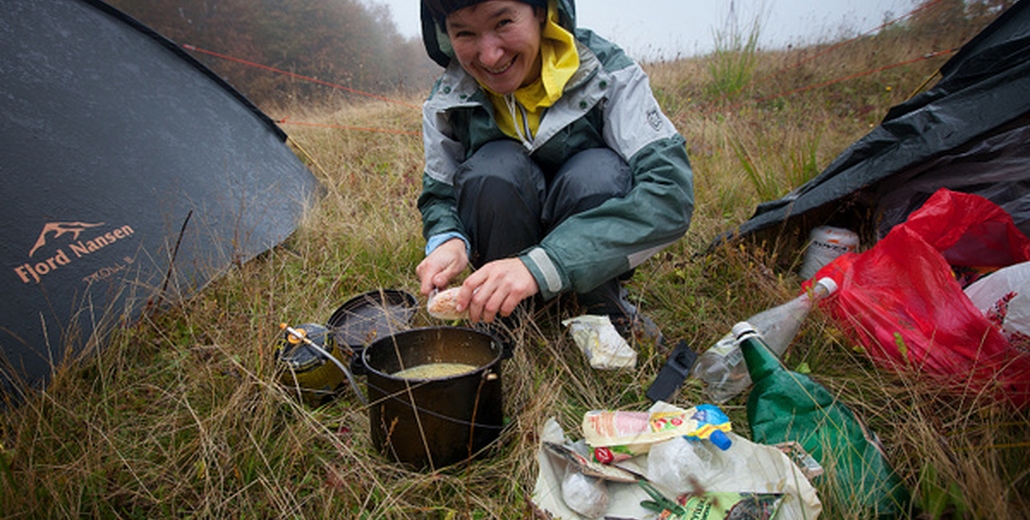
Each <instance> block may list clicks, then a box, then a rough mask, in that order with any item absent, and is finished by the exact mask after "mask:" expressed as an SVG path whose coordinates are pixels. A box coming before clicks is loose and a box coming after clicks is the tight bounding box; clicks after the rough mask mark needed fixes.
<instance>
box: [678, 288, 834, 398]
mask: <svg viewBox="0 0 1030 520" xmlns="http://www.w3.org/2000/svg"><path fill="white" fill-rule="evenodd" d="M836 291H837V283H836V282H834V281H833V279H832V278H821V279H819V281H817V282H816V283H815V284H814V285H813V286H812V290H811V291H806V292H805V293H804V294H802V295H800V296H798V297H797V298H794V299H793V300H790V301H788V302H786V303H783V304H781V305H777V306H776V307H773V308H771V309H766V310H764V311H762V312H760V313H758V314H755V315H754V316H751V317H750V318H748V319H747V320H746V321H747V322H748V323H750V324H751V326H752V327H754V328H755V330H756V331H758V333H759V334H761V335H762V338H763V339H765V342H766V344H767V345H769V348H770V349H771V350H772V351H773V353H775V354H776V356H777V357H780V358H782V357H783V353H784V352H786V351H787V347H789V346H790V344H791V342H793V341H794V338H795V337H796V336H797V334H798V331H799V330H800V329H801V324H802V322H804V320H805V317H806V316H808V313H809V312H811V310H812V307H814V306H815V303H816V302H817V301H819V300H820V299H822V298H825V297H827V296H829V295H831V294H833V293H834V292H836ZM694 375H695V376H696V377H697V378H698V379H700V380H701V381H703V382H704V383H705V390H704V391H705V395H706V396H707V397H708V400H710V401H712V402H714V403H717V404H721V403H725V402H726V401H729V400H730V399H732V398H733V397H735V396H736V395H738V394H740V393H741V392H743V391H744V390H745V389H746V388H747V387H749V386H751V377H750V376H749V375H748V372H747V365H746V364H745V363H744V356H743V355H742V354H741V352H740V348H739V347H738V346H737V343H736V338H734V336H733V333H732V332H731V333H729V334H727V335H725V336H723V337H722V338H721V339H719V341H717V342H716V343H715V345H713V346H712V347H711V348H709V349H708V350H707V351H706V352H705V353H704V354H701V356H700V357H699V358H698V359H697V363H696V364H695V365H694Z"/></svg>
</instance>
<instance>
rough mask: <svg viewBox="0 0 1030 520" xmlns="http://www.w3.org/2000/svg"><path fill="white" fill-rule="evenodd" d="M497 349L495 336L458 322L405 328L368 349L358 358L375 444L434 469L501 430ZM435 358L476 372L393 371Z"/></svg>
mask: <svg viewBox="0 0 1030 520" xmlns="http://www.w3.org/2000/svg"><path fill="white" fill-rule="evenodd" d="M502 353H503V352H502V346H501V344H500V343H499V342H498V341H496V340H495V339H494V337H493V336H491V335H489V334H486V333H484V332H480V331H477V330H475V329H470V328H464V327H426V328H417V329H409V330H406V331H402V332H398V333H396V334H393V335H390V336H386V337H382V338H380V339H378V340H376V341H375V342H373V343H372V344H371V345H369V346H368V347H366V348H365V349H364V351H363V353H362V360H363V361H364V364H365V370H366V374H365V375H366V383H367V385H368V401H369V403H370V404H369V423H370V430H371V437H372V443H373V444H374V445H375V447H376V449H378V450H379V451H380V452H381V453H383V454H384V455H386V456H387V457H390V458H392V459H394V460H396V461H398V462H402V463H405V464H410V465H411V466H413V467H415V468H416V469H426V468H428V469H430V470H433V471H435V470H437V469H439V468H443V467H446V466H450V465H452V464H455V463H458V462H462V461H466V460H469V459H472V458H473V457H475V456H477V455H478V454H480V453H481V452H482V451H483V449H484V448H486V447H487V446H488V445H489V444H490V443H491V442H493V441H494V440H495V439H497V437H498V435H500V432H501V429H502V427H503V424H502V422H503V419H504V410H503V400H502V393H501V365H500V361H501V356H502ZM434 363H459V364H464V365H471V366H472V367H474V369H471V370H470V371H466V372H463V373H459V374H456V375H451V376H443V377H436V378H409V377H397V376H396V374H397V373H398V372H400V371H401V370H404V369H408V368H411V367H417V366H421V365H427V364H434Z"/></svg>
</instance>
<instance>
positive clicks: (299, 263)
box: [0, 31, 1030, 519]
mask: <svg viewBox="0 0 1030 520" xmlns="http://www.w3.org/2000/svg"><path fill="white" fill-rule="evenodd" d="M937 37H939V36H937ZM921 45H922V42H920V41H918V40H916V41H913V40H911V38H910V37H908V36H906V33H905V32H904V31H893V32H890V33H888V34H884V35H882V36H876V37H869V38H864V39H862V40H861V41H858V42H855V43H853V44H850V45H849V46H847V47H846V50H843V51H840V52H832V53H827V54H825V55H823V56H817V55H818V54H819V52H820V51H821V50H823V49H825V48H826V46H822V47H812V48H803V49H795V50H791V51H778V52H760V53H758V54H757V57H758V61H757V64H756V67H755V70H754V78H756V81H754V82H752V83H750V84H747V85H744V86H743V87H742V89H741V93H742V95H741V96H738V97H736V98H734V99H726V98H724V97H723V96H721V95H719V94H717V93H714V92H713V91H712V90H710V89H709V88H708V86H709V84H710V82H711V78H710V77H709V76H708V73H707V71H708V70H709V69H708V67H707V66H706V63H705V58H697V59H689V60H680V61H676V62H667V63H654V64H649V65H648V66H647V70H648V72H649V74H650V76H651V79H652V84H653V86H654V88H655V91H656V94H657V96H658V98H659V100H660V101H661V103H662V105H663V106H664V107H665V109H666V111H667V113H668V114H669V116H670V117H671V118H672V120H673V121H674V122H675V123H676V125H677V126H678V128H679V129H680V131H681V132H682V133H683V134H684V135H685V136H686V138H687V142H688V146H689V152H690V156H691V160H692V163H693V166H694V169H695V180H696V187H697V193H696V197H697V207H696V211H695V215H694V222H693V224H692V228H691V231H690V232H689V234H688V235H687V236H686V237H685V238H684V239H683V240H681V241H680V242H678V243H677V244H675V245H673V246H671V247H670V248H668V249H667V250H665V251H663V252H662V253H660V254H659V255H657V256H656V257H655V258H653V259H652V260H650V261H649V262H647V263H646V264H645V265H644V266H643V267H642V268H641V269H639V270H638V272H637V274H636V276H635V278H634V279H633V280H632V281H631V282H630V284H629V285H630V289H631V293H632V296H633V297H634V298H635V299H637V300H638V301H639V302H640V303H641V306H642V307H643V308H644V309H645V311H646V312H648V313H649V314H650V315H651V316H652V317H653V318H654V319H655V321H656V322H657V323H659V324H660V325H661V326H662V328H663V330H664V332H665V334H666V336H667V337H668V338H670V340H671V341H675V340H678V339H684V340H686V341H688V342H689V343H690V344H691V345H692V346H693V347H694V348H695V349H697V350H701V349H704V348H706V347H707V346H708V345H710V344H712V343H713V342H714V341H715V340H716V339H718V338H719V337H720V336H722V335H723V334H724V333H725V332H726V331H727V330H729V328H730V327H731V326H732V324H733V323H734V322H736V321H738V320H739V319H741V318H744V317H746V316H748V315H750V314H753V313H755V312H757V311H760V310H762V309H764V308H767V307H769V306H771V305H774V304H776V303H779V302H782V301H784V300H786V299H787V298H789V297H791V296H793V295H794V294H795V292H796V291H797V288H798V284H799V280H798V279H797V276H796V275H795V274H793V272H792V271H790V270H789V268H787V269H785V268H784V267H783V266H784V265H787V266H788V267H789V266H790V265H791V264H792V263H793V264H795V265H796V264H797V263H798V262H799V258H798V255H797V252H796V251H786V252H778V253H776V254H773V253H770V252H767V251H765V250H752V249H744V248H721V249H717V250H715V251H714V252H712V253H711V254H707V255H705V254H702V253H704V252H705V251H706V250H707V248H708V245H709V244H710V243H711V241H712V240H713V239H714V238H715V237H716V236H718V235H719V234H721V233H723V232H725V231H727V230H729V229H731V228H732V227H733V226H734V225H736V224H738V223H740V222H742V221H743V220H745V219H746V218H747V217H748V216H750V214H751V212H752V211H753V208H754V206H755V205H756V204H757V203H759V202H761V201H764V200H768V199H771V198H775V197H778V196H781V195H783V194H784V193H786V192H787V191H789V190H790V189H792V188H793V187H795V186H797V185H798V184H800V183H802V182H804V181H805V180H807V179H808V178H810V177H811V176H812V175H813V174H814V173H816V172H817V171H818V170H820V169H821V168H823V167H825V166H826V165H827V163H828V162H829V161H830V160H831V159H833V157H835V156H836V155H837V154H838V153H840V152H841V151H842V150H843V149H844V148H846V147H847V146H848V145H849V144H850V143H852V142H853V141H854V140H855V139H857V138H858V137H860V136H861V135H863V134H864V133H866V132H868V131H869V129H870V128H871V127H872V126H874V125H875V124H876V123H877V122H878V121H879V119H880V118H881V117H882V116H883V114H884V113H885V111H886V109H887V108H888V107H889V106H891V105H893V104H895V103H897V102H900V101H902V100H903V99H904V98H905V97H906V96H907V94H908V93H910V92H912V91H913V90H915V89H916V88H917V87H918V86H919V85H920V84H921V83H923V81H924V80H925V79H926V78H927V77H928V76H930V75H931V73H932V72H933V70H934V69H935V67H937V66H939V65H940V64H941V63H942V60H936V61H926V62H921V63H917V64H913V65H911V66H906V67H901V68H895V69H889V70H888V71H884V72H882V73H877V74H872V75H868V76H862V77H859V78H856V79H853V80H849V81H847V82H841V83H835V84H831V85H828V86H825V87H822V88H818V89H811V90H807V91H805V92H802V93H798V94H792V95H785V96H776V94H780V93H784V92H791V91H794V90H797V89H802V88H804V87H806V86H809V85H813V84H818V83H821V82H825V81H827V80H830V79H834V78H838V77H841V76H845V75H848V74H850V73H853V72H855V71H861V70H869V69H872V68H875V67H879V66H882V65H884V64H889V63H897V62H901V61H904V60H907V59H910V58H911V56H912V55H913V53H916V54H917V55H918V54H922V53H925V52H926V51H927V49H925V48H923V47H922V46H921ZM813 57H814V58H813ZM781 71H785V72H781ZM755 99H758V100H760V101H758V102H754V101H746V100H755ZM406 101H408V102H410V103H413V104H418V103H419V102H420V100H418V99H407V100H406ZM267 110H268V111H269V112H271V113H272V115H273V116H274V117H281V116H289V119H288V121H302V122H307V123H315V124H322V125H327V126H323V127H319V126H306V125H290V124H286V125H284V128H285V129H286V130H287V132H288V133H289V134H290V136H291V139H292V141H293V143H294V146H295V147H296V148H297V150H298V154H299V155H300V156H301V157H303V158H304V160H305V161H307V162H308V164H309V165H310V166H311V168H312V171H314V172H315V173H316V175H317V176H318V177H319V179H320V180H321V182H322V184H323V186H324V187H325V190H326V193H325V196H324V198H323V199H322V200H321V201H320V202H319V204H318V205H317V207H313V208H311V210H310V212H309V214H308V215H307V216H306V218H305V220H304V222H303V224H302V225H301V226H300V228H299V229H298V231H297V232H296V234H295V235H294V236H292V237H291V238H290V239H289V240H287V241H286V243H284V244H283V245H282V246H280V247H277V248H275V249H273V250H271V251H269V252H268V253H266V254H264V255H263V256H261V257H260V258H258V259H256V260H254V261H252V262H248V263H247V264H244V265H242V266H239V268H238V269H235V270H232V271H230V272H228V273H227V274H226V275H225V276H223V277H222V278H220V279H219V280H218V281H216V282H215V283H213V284H212V285H211V286H210V287H208V288H206V289H205V290H204V291H203V292H201V293H200V294H198V295H197V296H196V297H194V298H193V299H192V300H190V301H188V302H184V303H182V304H181V305H178V306H176V307H174V308H171V309H169V310H167V311H166V312H165V313H163V314H161V315H157V316H152V317H148V318H146V319H144V320H143V321H142V322H140V323H139V324H137V325H134V326H132V327H129V328H124V329H120V330H118V331H116V333H115V334H114V336H113V337H112V338H111V340H110V342H109V344H107V345H105V346H104V347H103V349H101V350H100V351H99V352H96V353H95V354H94V355H92V356H90V357H88V358H87V359H84V360H82V361H81V362H80V363H75V364H71V365H69V366H67V367H64V368H63V369H62V370H60V371H59V372H58V373H57V374H56V376H55V377H54V380H53V382H52V383H51V384H50V386H49V387H48V388H47V390H46V391H45V392H42V393H41V394H39V395H37V396H34V397H32V398H30V399H28V400H26V401H25V402H23V403H21V404H20V405H18V406H17V407H13V408H12V409H9V410H8V411H7V412H6V413H4V414H3V416H2V417H0V483H2V484H0V516H3V517H4V518H26V519H28V518H40V519H42V518H86V517H88V518H148V519H153V518H363V519H373V518H374V519H379V518H385V519H411V518H448V519H449V518H477V519H479V518H484V519H485V518H498V519H508V518H522V517H528V516H531V508H530V507H529V505H528V501H529V499H530V495H531V493H532V489H533V485H534V481H535V478H536V469H537V468H536V462H535V456H536V450H537V447H538V433H539V429H540V427H541V425H542V424H543V422H544V421H545V420H546V419H547V418H549V417H554V418H556V419H557V421H558V422H559V423H560V424H561V425H562V427H563V428H564V429H565V430H566V431H567V432H569V433H570V435H572V436H576V435H577V433H578V431H579V430H578V427H579V422H580V420H581V417H582V414H583V413H584V412H585V411H586V410H589V409H597V408H600V409H633V410H639V409H644V408H646V407H647V406H648V402H647V399H646V398H645V397H644V391H645V390H646V388H647V386H648V385H649V384H650V382H651V381H652V379H653V378H654V376H655V374H656V373H657V371H658V369H659V367H660V365H661V363H662V362H663V361H664V359H663V353H662V352H656V351H655V350H653V349H650V348H647V347H643V346H642V347H641V352H640V361H639V364H638V366H637V368H636V369H635V370H630V371H624V372H618V373H609V372H598V371H594V370H591V369H590V368H589V367H588V365H587V364H586V362H585V360H584V359H583V356H582V355H581V354H580V353H579V352H578V350H577V349H576V347H575V346H574V345H573V344H572V343H571V341H570V340H569V339H568V337H567V335H566V334H565V333H564V331H563V330H562V328H561V326H560V323H559V320H560V318H561V317H563V316H568V315H570V313H572V312H574V311H573V310H572V309H568V308H562V307H560V306H559V307H557V308H555V309H551V310H553V311H554V312H553V313H543V312H541V313H539V314H537V315H536V316H534V319H533V320H531V321H530V322H529V323H528V324H527V325H526V326H524V327H522V328H520V329H518V330H516V331H515V335H516V338H517V339H518V348H517V349H516V351H515V353H514V357H513V358H512V359H511V360H508V361H505V362H504V386H505V392H504V395H505V400H506V402H505V416H506V418H507V422H508V425H507V428H506V429H505V431H504V433H503V434H502V435H501V437H500V439H499V440H498V442H497V443H496V446H495V448H494V450H493V451H492V452H491V454H490V456H489V457H487V458H485V459H483V460H480V461H476V462H474V463H471V464H467V465H465V464H462V465H458V466H455V467H452V468H448V469H446V470H443V471H438V472H412V471H408V470H407V469H405V468H403V467H400V466H398V465H395V464H391V463H388V462H387V461H385V460H384V459H383V458H382V457H380V456H379V455H378V454H377V453H375V451H374V449H373V447H372V445H371V441H370V439H369V434H368V432H369V424H368V418H367V409H365V407H364V406H362V404H361V403H360V401H359V400H357V399H356V397H355V396H354V395H353V394H351V393H350V392H349V390H348V391H344V392H343V394H342V395H341V396H340V398H339V399H337V400H335V401H333V402H331V403H329V404H327V405H325V406H323V407H320V408H311V407H308V406H305V405H303V404H301V403H299V402H297V401H296V400H295V399H293V398H292V397H291V396H290V395H289V394H288V393H287V392H286V391H284V390H283V389H282V388H281V387H280V386H279V385H278V384H277V383H276V372H275V365H274V362H273V358H272V355H273V354H272V352H273V347H274V344H275V341H276V338H277V337H278V333H279V328H278V324H279V323H280V322H283V321H286V322H290V323H300V322H308V321H325V320H326V319H327V318H328V316H329V315H330V314H331V313H332V312H333V310H334V309H335V308H336V307H337V306H338V305H340V304H341V303H342V302H344V301H345V300H347V299H348V298H349V297H351V296H353V295H355V294H358V293H362V292H365V291H368V290H371V289H375V288H379V287H392V288H398V289H404V290H407V291H410V292H412V293H417V281H416V278H415V276H414V268H415V266H416V264H417V263H418V261H419V260H420V259H421V257H422V252H421V250H422V246H423V241H422V239H421V237H420V224H419V216H418V211H417V209H416V208H415V199H416V197H417V195H418V193H419V190H420V182H421V179H420V176H421V166H422V165H421V141H420V138H419V137H417V136H415V135H408V134H404V133H387V132H370V131H365V130H357V129H355V128H365V129H368V128H376V129H387V130H391V131H401V132H414V133H417V132H418V131H419V129H420V122H419V113H418V111H417V110H414V109H411V108H409V107H405V106H402V105H398V104H389V103H383V102H362V103H346V102H342V103H340V104H337V105H332V106H318V107H310V106H286V107H273V108H267ZM430 323H434V322H433V321H432V320H431V318H429V317H428V316H426V315H425V313H424V312H422V311H420V312H419V313H418V314H417V315H416V317H415V325H423V324H430ZM786 363H787V365H788V366H790V367H792V368H799V369H807V370H810V372H811V374H812V375H813V376H814V377H816V378H817V379H818V380H819V381H821V382H822V383H824V384H825V385H826V386H827V387H828V388H829V389H830V390H831V391H832V392H834V393H835V394H837V395H839V396H840V398H841V399H843V400H844V401H845V402H847V403H849V404H850V405H851V406H852V408H853V410H854V411H856V412H857V413H859V414H860V415H861V416H862V417H864V418H865V419H866V420H867V421H868V424H869V425H870V427H871V428H872V429H873V430H874V431H876V432H877V433H878V434H879V436H880V437H881V439H882V440H883V443H884V446H885V448H886V450H887V453H888V455H889V456H890V458H891V460H892V462H893V463H894V465H895V466H896V469H897V470H898V472H899V474H900V475H901V476H902V477H903V478H904V479H905V481H906V483H907V485H908V486H909V487H910V489H911V490H912V491H913V493H914V495H915V496H916V497H917V498H918V503H919V505H920V506H921V507H922V508H923V510H924V517H925V518H1026V517H1027V513H1026V511H1030V477H1028V470H1027V468H1030V443H1028V441H1027V433H1026V432H1027V431H1028V426H1030V419H1028V417H1027V413H1026V412H1025V411H1013V410H1011V409H1008V408H1006V407H1004V406H1001V405H998V404H997V403H993V402H990V401H989V400H988V399H986V398H978V397H977V396H966V397H956V396H953V395H946V394H942V393H940V390H939V389H937V388H935V387H933V386H931V385H928V384H926V383H924V382H921V381H920V380H918V378H912V377H906V376H901V375H897V374H893V373H888V372H885V371H882V370H879V369H876V368H875V367H873V366H872V365H871V363H870V362H869V361H868V360H867V358H865V356H864V355H862V354H861V353H860V352H857V351H856V350H855V349H854V348H853V343H851V342H850V341H849V340H848V338H846V337H844V336H843V335H842V334H841V333H840V331H838V330H837V329H836V328H835V327H834V326H833V325H832V324H831V323H829V322H828V321H827V320H825V319H823V318H822V317H821V316H818V315H816V316H813V317H812V318H811V319H810V320H809V322H808V323H807V324H806V326H805V327H804V329H803V330H802V333H801V335H800V337H799V338H798V339H797V341H796V342H795V344H794V345H793V346H792V348H791V350H790V351H789V353H788V355H787V356H786ZM702 400H703V396H702V394H701V389H700V387H699V386H698V383H697V382H696V381H688V382H687V383H686V384H685V385H684V387H683V389H682V391H681V392H680V393H679V394H678V395H677V396H676V398H675V403H677V404H680V405H691V404H695V403H698V402H701V401H702ZM743 404H744V401H743V398H738V399H737V400H735V401H732V402H731V403H729V404H728V405H727V406H726V407H725V409H726V410H727V411H728V412H729V413H730V415H731V417H732V418H733V420H734V423H735V429H736V430H737V431H738V432H739V433H741V434H743V435H747V433H748V429H747V423H746V421H745V420H744V419H745V417H744V409H743ZM820 492H821V496H822V498H823V503H824V508H825V509H824V518H832V519H838V518H843V519H848V518H861V517H862V515H861V513H859V512H857V511H855V510H854V509H853V508H852V507H851V506H850V503H849V502H848V501H847V500H836V499H834V498H833V490H832V489H828V488H826V487H825V485H823V487H822V488H821V489H820Z"/></svg>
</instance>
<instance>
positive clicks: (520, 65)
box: [447, 0, 546, 94]
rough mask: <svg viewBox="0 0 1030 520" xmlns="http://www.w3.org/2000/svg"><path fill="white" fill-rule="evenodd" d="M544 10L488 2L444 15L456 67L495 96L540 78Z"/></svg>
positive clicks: (512, 1)
mask: <svg viewBox="0 0 1030 520" xmlns="http://www.w3.org/2000/svg"><path fill="white" fill-rule="evenodd" d="M545 16H546V12H545V10H544V9H536V8H534V7H533V6H531V5H529V4H526V3H523V2H518V1H516V0H488V1H486V2H482V3H478V4H474V5H470V6H468V7H465V8H463V9H459V10H457V11H455V12H453V13H451V14H450V15H448V16H447V36H448V37H449V38H450V40H451V45H452V46H453V47H454V53H455V56H456V57H457V58H458V62H459V63H461V66H462V68H464V69H465V71H466V72H468V73H469V74H471V75H472V77H474V78H476V79H477V80H478V81H479V83H481V84H482V85H484V86H485V87H487V88H489V89H490V90H492V91H494V92H496V93H498V94H511V93H512V92H515V90H516V89H518V88H519V87H522V86H525V85H528V84H530V83H532V82H533V81H535V80H536V79H537V78H538V77H539V76H540V38H541V31H542V30H543V23H544V19H545V18H544V17H545Z"/></svg>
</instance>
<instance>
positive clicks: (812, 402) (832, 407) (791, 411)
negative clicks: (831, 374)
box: [733, 322, 910, 518]
mask: <svg viewBox="0 0 1030 520" xmlns="http://www.w3.org/2000/svg"><path fill="white" fill-rule="evenodd" d="M733 334H734V337H736V338H737V343H738V344H739V345H740V348H741V352H742V353H743V355H744V361H745V362H746V363H747V367H748V372H749V374H750V375H751V380H752V381H753V383H754V386H753V387H752V389H751V393H750V395H749V396H748V400H747V419H748V423H749V425H750V427H751V436H752V439H753V440H754V441H755V442H758V443H761V444H779V443H781V442H788V441H795V442H798V443H800V444H801V445H802V446H803V447H804V448H805V450H806V451H808V453H809V454H811V455H812V457H814V458H815V459H816V460H817V461H819V463H820V464H822V466H823V467H824V468H826V473H824V474H823V475H822V476H820V477H817V478H816V479H817V482H818V479H826V478H830V479H833V481H834V482H833V484H832V485H830V486H820V487H823V488H824V489H830V490H833V491H834V492H835V493H837V494H838V495H837V497H836V502H837V503H838V504H852V505H854V506H855V508H856V509H855V510H857V508H859V507H860V508H862V510H863V513H865V516H868V517H874V518H899V517H905V516H906V515H907V514H908V513H909V503H910V498H909V494H908V490H906V489H905V487H904V485H903V483H902V482H901V479H900V478H899V477H898V476H897V474H896V473H894V470H893V469H892V468H891V467H890V465H889V464H888V462H887V459H886V456H885V455H884V453H883V450H882V448H881V447H880V444H879V442H878V441H877V440H876V439H875V438H874V436H873V434H871V433H870V432H869V431H868V430H867V429H866V428H865V427H864V426H863V425H862V423H861V422H859V420H858V419H857V418H856V417H855V415H854V414H853V413H852V412H851V410H850V409H848V407H847V406H845V405H844V404H843V403H841V402H839V401H837V399H836V398H835V397H834V396H833V394H831V393H830V392H829V391H828V390H827V389H826V387H824V386H822V385H820V384H819V383H817V382H815V381H814V380H812V379H811V378H810V377H808V376H806V375H804V374H800V373H797V372H792V371H790V370H787V369H786V367H784V366H783V364H782V363H781V362H780V359H779V358H778V357H776V355H775V354H774V353H773V352H772V351H771V350H770V349H769V347H768V346H766V344H765V342H764V341H763V340H762V337H761V336H760V335H759V334H758V333H757V332H755V330H754V327H752V326H751V325H750V324H749V323H747V322H741V323H738V324H736V325H734V326H733Z"/></svg>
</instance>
